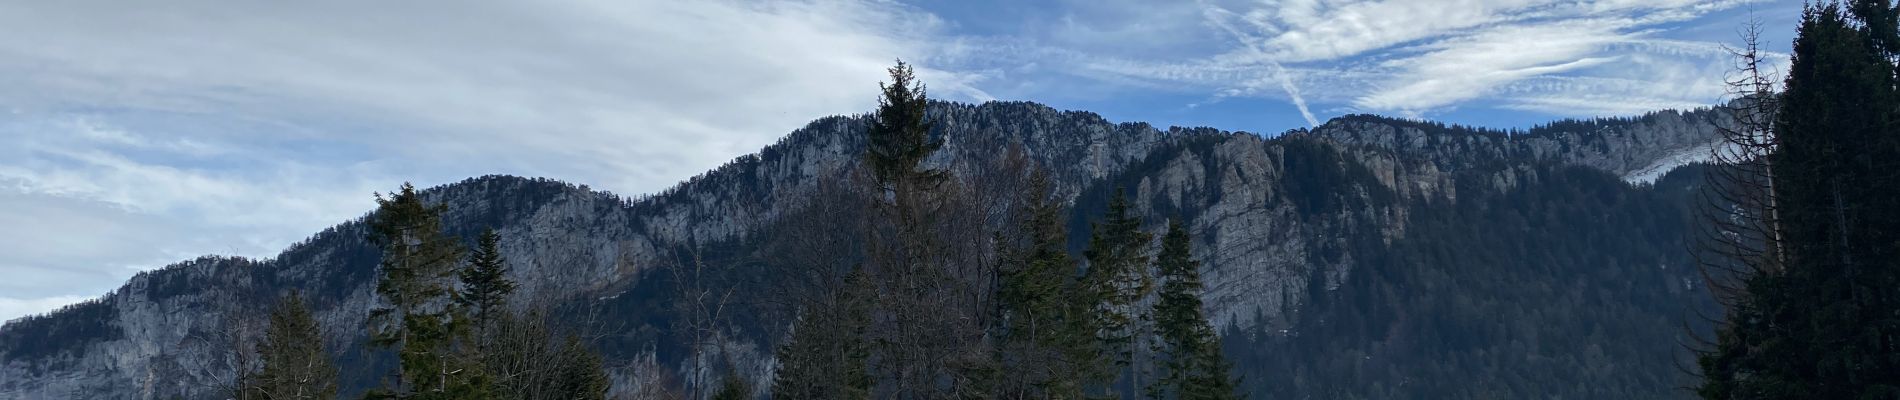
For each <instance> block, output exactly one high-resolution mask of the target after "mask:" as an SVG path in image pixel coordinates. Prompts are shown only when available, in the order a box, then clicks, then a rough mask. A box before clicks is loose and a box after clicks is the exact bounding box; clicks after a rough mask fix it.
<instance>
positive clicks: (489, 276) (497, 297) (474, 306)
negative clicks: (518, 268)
mask: <svg viewBox="0 0 1900 400" xmlns="http://www.w3.org/2000/svg"><path fill="white" fill-rule="evenodd" d="M457 275H458V276H457V277H458V278H460V279H461V281H462V293H461V296H460V297H458V298H457V299H456V303H457V304H459V305H461V306H462V309H463V310H464V311H466V312H468V313H469V314H470V316H472V317H473V323H474V325H475V328H476V330H477V331H481V330H483V329H484V328H487V327H489V326H490V325H492V324H493V323H494V320H495V317H496V315H497V314H500V313H503V312H507V310H508V309H507V304H508V294H509V293H513V292H514V290H515V283H514V281H510V280H508V265H507V261H506V260H505V259H504V258H502V255H501V234H500V233H496V232H495V230H494V229H492V228H491V229H488V230H485V231H482V236H481V238H480V239H478V240H477V241H476V246H475V250H474V251H472V252H470V253H469V256H468V267H467V268H462V269H461V271H460V272H459V273H458V274H457Z"/></svg>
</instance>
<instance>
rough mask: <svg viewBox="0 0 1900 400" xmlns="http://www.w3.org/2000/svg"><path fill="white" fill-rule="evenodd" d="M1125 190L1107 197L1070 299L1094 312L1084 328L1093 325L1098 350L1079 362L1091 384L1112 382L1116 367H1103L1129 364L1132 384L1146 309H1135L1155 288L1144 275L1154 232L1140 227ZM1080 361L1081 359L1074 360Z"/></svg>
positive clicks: (1147, 275)
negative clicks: (1086, 263) (1079, 281)
mask: <svg viewBox="0 0 1900 400" xmlns="http://www.w3.org/2000/svg"><path fill="white" fill-rule="evenodd" d="M1128 208H1129V205H1128V198H1127V196H1126V194H1125V193H1124V190H1123V189H1121V188H1117V189H1116V190H1115V195H1114V197H1112V198H1110V199H1109V203H1108V212H1107V213H1106V214H1104V215H1103V216H1102V220H1101V221H1100V222H1097V223H1095V224H1094V232H1093V235H1092V236H1090V238H1089V245H1088V249H1087V250H1086V251H1084V253H1083V255H1084V256H1085V257H1087V258H1088V261H1089V264H1088V270H1087V272H1086V273H1085V274H1084V275H1083V277H1082V282H1081V283H1080V285H1081V287H1080V288H1079V289H1078V290H1077V292H1076V295H1075V296H1074V298H1073V299H1074V300H1077V301H1080V302H1082V304H1081V306H1082V307H1084V308H1085V309H1086V310H1087V313H1088V314H1089V315H1092V316H1093V317H1092V319H1093V321H1091V322H1089V323H1088V325H1086V326H1085V327H1084V328H1082V329H1093V330H1094V332H1095V334H1096V335H1097V343H1096V344H1097V346H1098V347H1097V351H1096V356H1095V357H1094V359H1093V360H1087V361H1083V364H1084V365H1087V366H1088V367H1085V368H1086V370H1085V371H1084V376H1087V377H1089V379H1090V381H1091V382H1094V383H1095V385H1093V386H1098V387H1100V386H1103V384H1107V383H1112V382H1113V381H1114V376H1115V374H1116V371H1115V370H1112V369H1106V368H1105V367H1111V366H1112V367H1129V368H1130V373H1131V376H1130V378H1131V379H1130V380H1131V384H1135V385H1134V386H1139V385H1138V384H1136V382H1132V381H1134V380H1136V379H1138V375H1137V374H1138V371H1134V368H1133V367H1135V365H1134V361H1135V360H1134V352H1135V347H1134V346H1135V344H1136V343H1137V342H1138V341H1140V340H1142V338H1141V337H1139V336H1140V330H1141V328H1142V325H1143V322H1142V320H1143V319H1145V318H1147V312H1146V310H1142V309H1138V304H1137V303H1139V302H1140V301H1141V299H1142V298H1144V297H1147V296H1148V294H1149V292H1151V291H1153V289H1154V279H1153V278H1152V277H1150V276H1149V274H1148V244H1149V242H1150V241H1151V240H1153V235H1150V234H1148V233H1147V232H1143V231H1142V230H1141V218H1140V217H1137V216H1135V215H1133V214H1131V213H1130V212H1129V209H1128ZM1078 361H1081V360H1078Z"/></svg>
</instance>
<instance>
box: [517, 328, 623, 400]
mask: <svg viewBox="0 0 1900 400" xmlns="http://www.w3.org/2000/svg"><path fill="white" fill-rule="evenodd" d="M604 364H605V362H604V361H603V360H602V359H601V357H600V354H599V353H596V352H594V351H593V350H592V349H589V348H587V343H586V342H583V341H581V338H580V337H579V336H574V335H568V337H567V340H566V341H565V342H563V344H562V345H561V349H560V358H559V361H558V363H557V366H556V368H555V369H556V371H557V373H556V374H555V382H554V383H553V384H552V385H549V387H551V388H555V389H557V390H556V392H555V393H553V394H552V395H551V396H536V397H535V398H544V399H574V400H603V399H606V398H607V389H608V388H609V386H610V384H611V381H609V380H608V376H607V370H606V369H605V367H604Z"/></svg>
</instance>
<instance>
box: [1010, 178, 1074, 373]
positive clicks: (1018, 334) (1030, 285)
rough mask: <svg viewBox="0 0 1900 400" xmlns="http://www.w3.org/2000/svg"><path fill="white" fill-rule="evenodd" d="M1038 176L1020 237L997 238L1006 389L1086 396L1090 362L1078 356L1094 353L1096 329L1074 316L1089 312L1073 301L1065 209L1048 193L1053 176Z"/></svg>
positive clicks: (1032, 185) (1020, 228)
mask: <svg viewBox="0 0 1900 400" xmlns="http://www.w3.org/2000/svg"><path fill="white" fill-rule="evenodd" d="M1031 180H1032V181H1031V185H1030V186H1031V190H1030V193H1029V196H1027V197H1029V198H1028V199H1027V201H1025V206H1024V209H1023V210H1022V214H1023V215H1024V217H1023V220H1022V221H1020V222H1019V226H1018V228H1017V229H1018V232H1019V236H1021V237H1020V238H1016V240H1009V238H999V240H998V247H999V249H998V250H997V254H998V256H999V257H1000V258H1001V260H1000V264H1001V267H1000V268H999V269H998V274H999V275H1001V276H1000V277H999V279H998V280H999V284H998V293H997V308H998V314H999V318H997V324H998V325H999V326H998V329H997V331H998V332H997V333H996V334H997V336H998V337H999V338H1000V339H999V340H998V342H999V343H998V344H997V349H996V352H997V358H998V360H997V361H998V362H997V363H998V364H999V365H1000V367H1001V369H1002V372H1003V373H1002V376H1001V383H1002V384H1001V385H999V386H1000V387H999V388H998V389H999V391H1000V392H1001V393H999V395H1000V397H1004V398H1080V397H1081V395H1082V389H1083V388H1082V377H1081V376H1079V373H1080V372H1081V370H1082V369H1083V368H1082V367H1083V366H1082V365H1078V364H1077V363H1076V362H1075V360H1077V359H1089V357H1090V356H1091V354H1089V352H1091V351H1093V350H1094V349H1095V348H1094V347H1093V344H1094V342H1095V339H1096V338H1095V335H1094V332H1093V331H1087V332H1082V331H1078V330H1077V329H1075V328H1076V325H1075V324H1072V323H1071V320H1072V319H1075V318H1078V317H1083V316H1089V315H1086V314H1081V313H1075V312H1074V311H1075V308H1074V307H1070V302H1071V301H1072V300H1071V297H1072V296H1073V294H1074V292H1075V290H1076V287H1077V286H1076V283H1077V282H1076V280H1075V270H1076V264H1075V260H1073V259H1072V258H1071V257H1070V256H1069V253H1068V251H1067V250H1066V249H1065V248H1064V243H1066V242H1067V240H1068V234H1067V232H1066V231H1065V230H1064V229H1062V217H1063V215H1065V214H1066V213H1065V212H1064V211H1065V210H1064V208H1063V207H1062V205H1061V204H1059V203H1057V202H1056V201H1055V200H1054V199H1052V198H1050V197H1049V183H1048V176H1047V175H1045V174H1041V173H1037V174H1035V175H1033V176H1032V177H1031ZM1090 326H1093V325H1092V324H1091V325H1090Z"/></svg>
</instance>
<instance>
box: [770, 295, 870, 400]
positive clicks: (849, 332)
mask: <svg viewBox="0 0 1900 400" xmlns="http://www.w3.org/2000/svg"><path fill="white" fill-rule="evenodd" d="M844 281H845V282H844V287H843V289H842V290H839V291H838V292H837V293H835V294H834V295H833V296H832V297H831V301H829V302H814V303H815V304H812V305H810V306H808V307H806V308H805V310H804V311H803V312H802V313H800V315H799V317H798V319H797V320H796V321H794V322H793V327H792V337H791V339H790V340H788V341H787V342H786V343H785V344H784V345H782V346H780V347H779V350H778V358H779V365H778V372H777V374H775V376H774V377H773V381H772V398H774V399H781V400H806V399H811V400H822V399H839V400H853V399H868V398H870V396H871V392H870V391H871V377H870V373H869V371H867V370H866V367H867V366H868V363H869V358H870V347H869V345H868V344H867V343H866V342H865V340H864V338H865V334H866V330H868V329H869V328H870V322H871V321H870V318H871V317H870V309H871V300H872V293H871V291H872V290H873V288H872V286H871V281H870V278H869V277H867V276H866V275H865V274H864V271H863V270H862V269H853V270H852V271H851V272H849V273H847V274H846V275H845V279H844Z"/></svg>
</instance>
